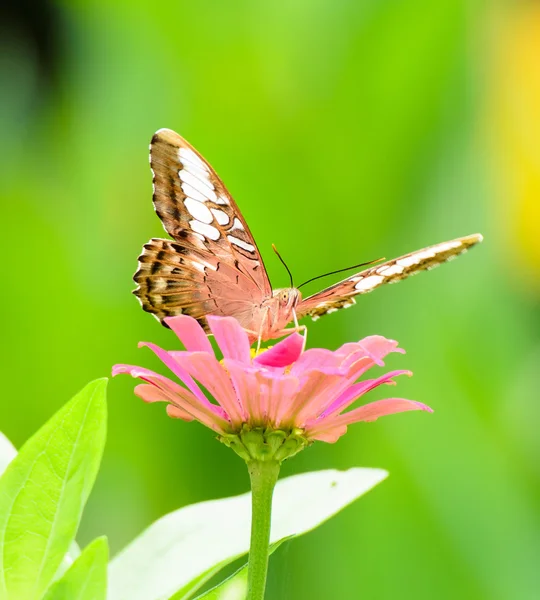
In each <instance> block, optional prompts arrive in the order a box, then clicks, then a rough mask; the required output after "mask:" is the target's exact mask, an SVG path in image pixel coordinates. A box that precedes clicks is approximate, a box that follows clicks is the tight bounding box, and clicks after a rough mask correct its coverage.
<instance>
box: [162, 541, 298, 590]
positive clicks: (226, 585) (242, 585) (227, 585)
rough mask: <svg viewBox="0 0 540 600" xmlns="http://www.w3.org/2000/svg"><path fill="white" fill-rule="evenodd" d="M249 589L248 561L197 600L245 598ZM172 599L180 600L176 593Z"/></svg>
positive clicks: (277, 546) (274, 547)
mask: <svg viewBox="0 0 540 600" xmlns="http://www.w3.org/2000/svg"><path fill="white" fill-rule="evenodd" d="M292 537H294V536H289V537H288V538H283V539H282V540H279V542H276V543H275V544H272V545H271V546H270V548H269V549H268V554H273V553H274V552H275V551H276V550H277V549H278V548H279V547H280V546H281V544H283V542H286V541H287V540H289V539H291V538H292ZM247 589H248V564H247V563H246V564H245V565H243V566H242V567H240V568H239V569H238V571H236V572H234V573H233V574H232V575H231V576H230V577H227V579H225V580H224V581H222V582H221V583H219V584H218V585H216V586H215V587H213V588H212V589H211V590H208V591H207V592H205V593H204V594H201V595H200V596H197V598H196V600H244V599H245V597H246V595H247ZM170 600H180V599H179V598H178V597H177V596H176V594H175V595H174V596H173V597H172V598H171V599H170Z"/></svg>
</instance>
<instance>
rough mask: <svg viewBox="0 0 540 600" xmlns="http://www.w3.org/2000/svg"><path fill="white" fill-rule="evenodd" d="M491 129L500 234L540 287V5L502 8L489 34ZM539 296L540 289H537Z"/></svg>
mask: <svg viewBox="0 0 540 600" xmlns="http://www.w3.org/2000/svg"><path fill="white" fill-rule="evenodd" d="M489 33H490V35H489V54H488V56H489V59H488V65H489V69H488V73H489V75H488V87H487V90H486V93H485V99H486V104H487V111H486V112H487V119H486V127H487V129H488V132H489V138H490V144H491V147H492V151H493V154H494V162H495V165H496V168H495V170H494V171H495V172H494V180H495V189H496V192H495V193H496V195H497V201H498V228H499V229H500V230H501V235H502V236H503V237H504V239H505V240H506V245H505V252H507V251H508V252H509V255H510V256H511V257H512V258H513V259H514V261H515V262H514V263H513V265H512V269H514V268H515V270H516V272H517V273H518V275H520V276H521V277H522V278H523V281H524V283H525V285H529V286H531V285H532V286H538V285H539V284H540V4H538V3H537V2H516V3H507V4H503V5H502V6H499V7H498V10H495V11H494V14H493V15H492V18H491V28H490V31H489ZM536 289H537V291H538V287H536Z"/></svg>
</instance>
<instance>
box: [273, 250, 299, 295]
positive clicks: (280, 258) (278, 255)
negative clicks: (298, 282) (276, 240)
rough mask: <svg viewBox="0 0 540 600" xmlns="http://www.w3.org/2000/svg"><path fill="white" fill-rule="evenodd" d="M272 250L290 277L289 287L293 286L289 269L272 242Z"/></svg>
mask: <svg viewBox="0 0 540 600" xmlns="http://www.w3.org/2000/svg"><path fill="white" fill-rule="evenodd" d="M272 250H273V251H274V252H275V253H276V254H277V257H278V258H279V260H280V261H281V262H282V263H283V266H284V267H285V268H286V269H287V273H288V274H289V277H290V279H291V287H292V288H293V287H294V283H293V277H292V273H291V270H290V269H289V267H288V266H287V263H286V262H285V261H284V260H283V257H282V256H281V254H280V253H279V252H278V251H277V248H276V246H275V245H274V244H272Z"/></svg>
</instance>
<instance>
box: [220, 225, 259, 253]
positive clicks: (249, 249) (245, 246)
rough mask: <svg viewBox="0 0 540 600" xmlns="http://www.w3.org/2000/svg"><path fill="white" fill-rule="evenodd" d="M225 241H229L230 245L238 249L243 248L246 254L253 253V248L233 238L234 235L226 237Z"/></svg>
mask: <svg viewBox="0 0 540 600" xmlns="http://www.w3.org/2000/svg"><path fill="white" fill-rule="evenodd" d="M216 231H217V229H216ZM227 239H228V240H229V242H231V244H234V245H235V246H238V247H239V248H243V249H244V250H247V251H248V252H255V247H254V246H252V245H251V244H248V243H247V242H244V241H243V240H239V239H238V238H237V237H234V235H228V236H227Z"/></svg>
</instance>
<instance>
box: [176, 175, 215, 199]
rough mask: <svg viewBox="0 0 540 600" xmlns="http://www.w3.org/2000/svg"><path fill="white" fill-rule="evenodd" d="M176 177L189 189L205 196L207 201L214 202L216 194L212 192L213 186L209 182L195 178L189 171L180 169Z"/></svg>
mask: <svg viewBox="0 0 540 600" xmlns="http://www.w3.org/2000/svg"><path fill="white" fill-rule="evenodd" d="M178 175H179V176H180V179H181V180H182V181H184V182H185V183H187V184H189V185H190V186H191V187H193V188H195V189H196V190H197V191H198V192H200V193H201V194H203V195H204V196H206V199H207V200H215V199H216V198H217V196H216V193H215V192H214V186H213V185H212V183H211V182H210V180H202V179H199V178H198V177H195V176H194V175H193V174H192V173H189V171H186V170H185V169H181V170H180V171H178Z"/></svg>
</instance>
